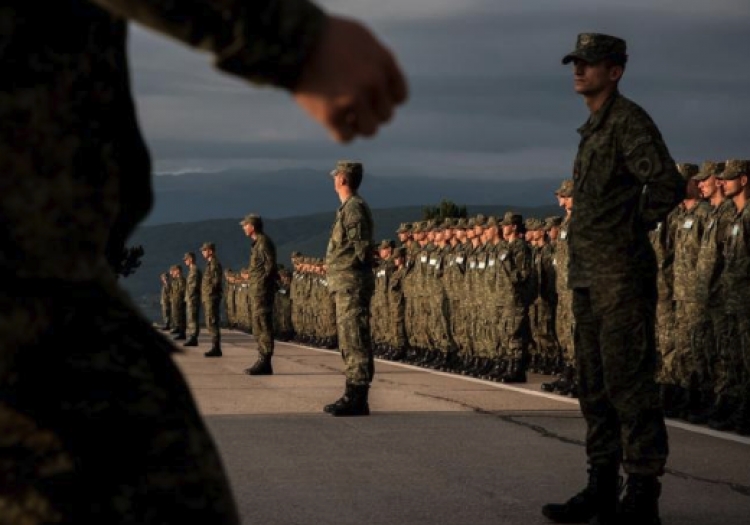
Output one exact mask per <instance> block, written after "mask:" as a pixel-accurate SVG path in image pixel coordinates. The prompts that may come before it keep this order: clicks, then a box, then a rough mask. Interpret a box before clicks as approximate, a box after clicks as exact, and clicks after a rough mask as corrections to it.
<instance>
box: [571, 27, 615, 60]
mask: <svg viewBox="0 0 750 525" xmlns="http://www.w3.org/2000/svg"><path fill="white" fill-rule="evenodd" d="M605 58H609V59H612V60H614V61H616V62H618V63H621V64H625V62H627V60H628V54H627V44H626V43H625V41H624V40H623V39H622V38H618V37H616V36H611V35H603V34H601V33H581V34H579V35H578V38H577V39H576V48H575V49H574V50H573V51H571V52H570V53H568V54H567V55H565V56H564V57H563V59H562V63H563V64H568V63H570V62H572V61H573V60H575V59H579V60H583V61H584V62H587V63H589V64H596V63H597V62H601V61H602V60H604V59H605Z"/></svg>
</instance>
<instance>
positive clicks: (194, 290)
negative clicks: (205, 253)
mask: <svg viewBox="0 0 750 525" xmlns="http://www.w3.org/2000/svg"><path fill="white" fill-rule="evenodd" d="M202 280H203V272H201V269H200V268H198V266H196V265H193V266H191V267H190V271H189V272H188V276H187V286H186V287H185V301H186V302H187V303H190V304H198V303H200V300H201V281H202Z"/></svg>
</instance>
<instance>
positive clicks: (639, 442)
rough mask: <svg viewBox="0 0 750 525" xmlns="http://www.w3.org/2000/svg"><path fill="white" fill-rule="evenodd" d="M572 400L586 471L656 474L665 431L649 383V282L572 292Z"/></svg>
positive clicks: (652, 355) (652, 302)
mask: <svg viewBox="0 0 750 525" xmlns="http://www.w3.org/2000/svg"><path fill="white" fill-rule="evenodd" d="M573 314H574V316H575V334H574V340H575V355H576V369H577V370H576V371H577V374H578V382H579V388H578V396H579V398H578V399H579V403H580V406H581V411H582V413H583V416H584V418H585V419H586V425H587V431H586V454H587V456H588V461H589V463H590V464H591V465H592V466H602V465H611V464H619V463H621V462H622V465H623V469H624V470H625V472H626V473H628V474H644V475H662V474H663V473H664V465H665V463H666V459H667V455H668V443H667V431H666V426H665V423H664V414H663V410H662V407H661V405H660V399H659V389H658V387H657V384H656V380H655V367H656V341H655V335H654V331H655V322H656V319H655V317H656V279H655V277H654V278H649V277H648V276H644V275H642V274H641V275H638V276H636V277H634V278H633V279H621V280H615V279H607V280H603V281H602V282H601V283H597V284H595V285H593V286H591V287H590V288H577V289H575V290H574V291H573Z"/></svg>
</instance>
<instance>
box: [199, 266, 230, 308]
mask: <svg viewBox="0 0 750 525" xmlns="http://www.w3.org/2000/svg"><path fill="white" fill-rule="evenodd" d="M223 294H224V270H222V268H221V263H220V262H219V259H217V258H216V256H213V257H212V258H211V260H210V261H208V262H207V263H206V269H205V270H204V271H203V280H202V281H201V300H203V301H208V300H211V299H215V298H219V299H221V297H222V295H223Z"/></svg>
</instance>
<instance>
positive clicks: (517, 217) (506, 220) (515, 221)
mask: <svg viewBox="0 0 750 525" xmlns="http://www.w3.org/2000/svg"><path fill="white" fill-rule="evenodd" d="M500 224H501V225H502V226H511V225H516V226H521V225H522V224H523V215H521V214H520V213H516V212H513V211H506V212H505V215H503V220H502V222H501V223H500Z"/></svg>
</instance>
